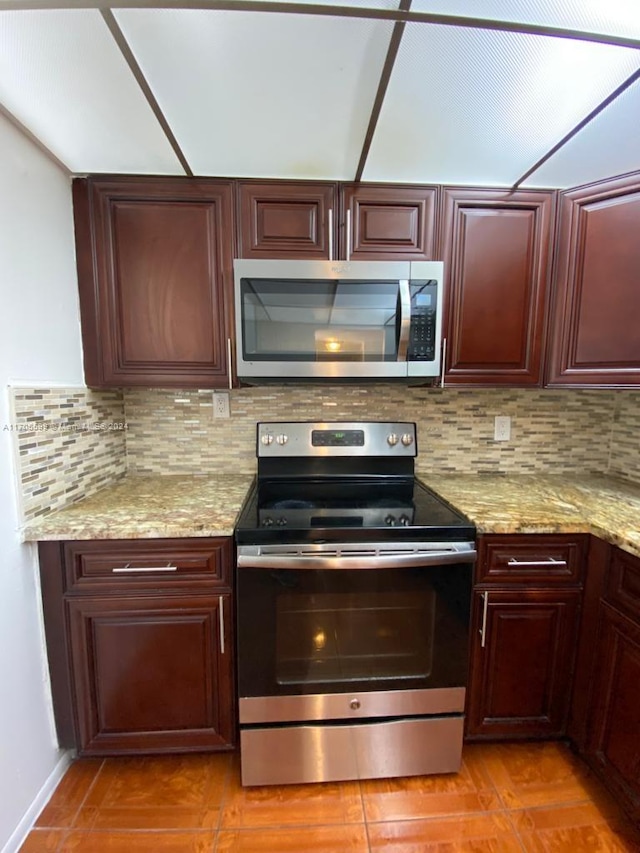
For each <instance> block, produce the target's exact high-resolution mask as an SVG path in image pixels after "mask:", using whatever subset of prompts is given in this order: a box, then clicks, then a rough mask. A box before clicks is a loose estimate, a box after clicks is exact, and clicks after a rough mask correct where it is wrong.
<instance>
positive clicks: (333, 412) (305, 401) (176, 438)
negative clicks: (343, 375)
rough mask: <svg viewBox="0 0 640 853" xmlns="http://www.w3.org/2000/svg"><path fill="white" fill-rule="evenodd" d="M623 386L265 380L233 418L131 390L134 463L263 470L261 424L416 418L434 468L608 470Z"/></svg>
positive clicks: (242, 396) (180, 395) (165, 469)
mask: <svg viewBox="0 0 640 853" xmlns="http://www.w3.org/2000/svg"><path fill="white" fill-rule="evenodd" d="M619 393H620V392H613V391H603V390H595V391H589V390H579V391H576V390H557V391H555V390H503V389H455V388H445V389H426V388H407V387H404V386H399V385H371V386H364V387H362V386H361V387H353V386H290V387H286V388H282V387H278V388H275V387H271V386H262V387H254V388H243V389H237V390H234V391H232V392H231V417H230V418H229V419H228V420H224V419H214V418H213V406H212V394H211V391H184V392H182V391H180V392H172V391H160V390H148V389H128V390H126V391H125V392H124V405H125V414H126V420H127V423H128V425H129V429H128V431H127V457H128V465H129V471H130V472H131V473H139V474H152V473H153V474H160V473H194V472H198V471H200V472H206V473H216V472H220V473H225V472H226V473H228V472H230V471H234V470H236V471H243V472H253V471H254V470H255V429H256V427H255V425H256V422H257V421H265V420H282V421H287V420H327V421H335V420H345V421H349V420H355V421H357V420H408V421H416V422H417V425H418V445H419V455H418V459H417V464H416V467H417V470H418V471H419V472H421V473H424V474H427V473H429V472H437V473H444V472H465V473H472V472H491V473H495V472H504V473H514V472H519V473H523V474H527V473H534V472H548V473H550V472H554V473H563V472H579V473H592V472H593V473H603V472H606V471H607V469H608V466H609V456H610V445H611V442H610V439H611V434H612V429H613V417H614V411H615V407H616V405H617V399H616V394H619ZM637 408H638V406H637V405H636V410H637ZM495 415H510V416H511V419H512V420H511V436H512V437H511V441H508V442H496V441H494V438H493V430H494V416H495Z"/></svg>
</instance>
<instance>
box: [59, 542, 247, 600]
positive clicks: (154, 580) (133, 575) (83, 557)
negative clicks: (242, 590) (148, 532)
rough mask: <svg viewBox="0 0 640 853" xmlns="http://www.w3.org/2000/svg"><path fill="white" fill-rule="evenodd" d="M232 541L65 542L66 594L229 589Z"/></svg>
mask: <svg viewBox="0 0 640 853" xmlns="http://www.w3.org/2000/svg"><path fill="white" fill-rule="evenodd" d="M232 558H233V540H232V539H231V537H221V538H219V539H125V540H99V541H91V542H89V541H87V542H77V541H76V542H69V543H67V545H66V546H65V567H66V585H67V591H68V592H87V593H92V594H93V593H95V592H96V591H97V590H99V589H103V590H107V589H111V588H113V589H117V590H119V591H121V590H133V589H144V590H149V589H157V588H158V587H159V586H162V587H163V588H164V587H166V586H170V587H173V586H176V585H178V584H185V585H188V586H189V587H192V586H200V585H206V586H207V587H208V588H210V587H211V586H215V587H229V585H230V578H231V566H232Z"/></svg>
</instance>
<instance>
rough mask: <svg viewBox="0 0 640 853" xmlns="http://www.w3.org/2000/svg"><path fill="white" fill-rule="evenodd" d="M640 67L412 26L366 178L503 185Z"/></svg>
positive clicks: (549, 41)
mask: <svg viewBox="0 0 640 853" xmlns="http://www.w3.org/2000/svg"><path fill="white" fill-rule="evenodd" d="M639 61H640V55H639V54H638V52H637V51H635V50H631V49H627V48H619V47H611V46H609V45H600V44H591V43H586V42H578V41H569V40H566V39H555V38H546V37H540V36H529V35H522V34H514V33H497V32H489V31H483V30H470V29H460V28H457V27H441V26H435V25H425V24H411V25H408V26H407V27H406V30H405V36H404V38H403V41H402V45H401V48H400V51H399V54H398V58H397V61H396V65H395V67H394V71H393V74H392V76H391V80H390V83H389V88H388V90H387V96H386V98H385V101H384V104H383V107H382V111H381V114H380V119H379V121H378V126H377V128H376V133H375V135H374V139H373V142H372V146H371V150H370V154H369V158H368V160H367V164H366V167H365V170H364V175H363V178H364V180H367V181H407V182H426V183H455V184H488V185H502V186H509V185H511V184H513V183H514V182H515V181H516V180H517V179H518V178H519V177H520V176H521V175H522V174H523V173H524V172H526V171H527V169H529V168H530V167H531V166H532V165H533V164H534V163H535V162H536V161H537V160H538V159H539V158H540V157H542V156H543V155H544V154H545V153H546V152H547V151H548V150H549V149H550V148H551V147H552V146H553V145H555V144H556V143H557V142H558V141H559V140H560V139H561V138H562V137H563V136H564V135H565V134H566V133H567V132H568V131H569V130H571V129H572V128H573V127H574V126H575V125H576V124H577V123H578V122H579V121H580V120H581V119H582V118H583V117H584V116H585V115H586V114H587V113H589V112H590V111H591V110H592V109H593V108H594V107H595V106H596V105H597V104H598V103H599V102H600V101H601V100H603V99H604V98H605V97H606V96H607V95H608V94H609V93H610V92H611V91H612V90H613V89H615V88H616V87H617V86H618V85H619V84H620V83H621V82H622V81H623V80H624V79H626V78H627V77H628V76H629V75H630V74H632V73H633V72H634V71H635V70H636V68H637V67H638V64H639Z"/></svg>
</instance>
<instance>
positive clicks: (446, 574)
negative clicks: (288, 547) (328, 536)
mask: <svg viewBox="0 0 640 853" xmlns="http://www.w3.org/2000/svg"><path fill="white" fill-rule="evenodd" d="M472 570H473V563H472V562H458V563H449V564H442V565H428V566H407V567H402V568H375V569H367V568H364V569H363V568H354V569H349V568H340V569H336V568H328V569H309V568H302V569H298V568H287V565H286V559H283V560H282V563H281V567H273V566H271V567H269V568H247V567H242V566H241V567H239V569H238V576H237V606H238V679H239V696H240V702H239V706H240V708H239V710H240V723H241V725H252V724H254V725H255V724H259V723H266V722H279V723H284V722H291V721H305V720H340V719H349V718H363V717H366V718H369V719H371V718H384V717H390V716H397V715H408V716H413V715H416V716H417V715H424V714H453V713H462V711H463V709H464V696H465V685H466V681H467V667H468V633H469V614H470V599H471V584H472Z"/></svg>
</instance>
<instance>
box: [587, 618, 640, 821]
mask: <svg viewBox="0 0 640 853" xmlns="http://www.w3.org/2000/svg"><path fill="white" fill-rule="evenodd" d="M601 614H602V615H601V633H600V636H599V648H598V655H597V658H596V666H595V672H596V680H595V684H594V691H593V698H594V701H595V711H594V716H593V719H592V723H591V726H590V736H589V742H588V754H589V756H590V757H591V758H592V760H593V759H595V762H596V766H597V767H598V768H599V770H600V772H601V773H602V774H603V776H604V778H605V781H606V782H607V784H608V785H609V786H611V788H612V790H613V791H614V792H615V793H616V794H618V795H619V797H620V798H621V799H622V801H623V803H624V805H625V807H626V808H628V809H629V810H630V811H631V814H632V816H633V817H635V818H636V819H640V737H639V735H638V733H639V732H640V702H638V685H639V684H640V625H639V624H637V623H635V622H633V621H632V620H630V619H628V618H627V617H625V616H624V615H622V614H620V613H618V612H617V611H616V610H614V609H613V608H612V607H609V606H608V605H607V604H603V605H602V611H601Z"/></svg>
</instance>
